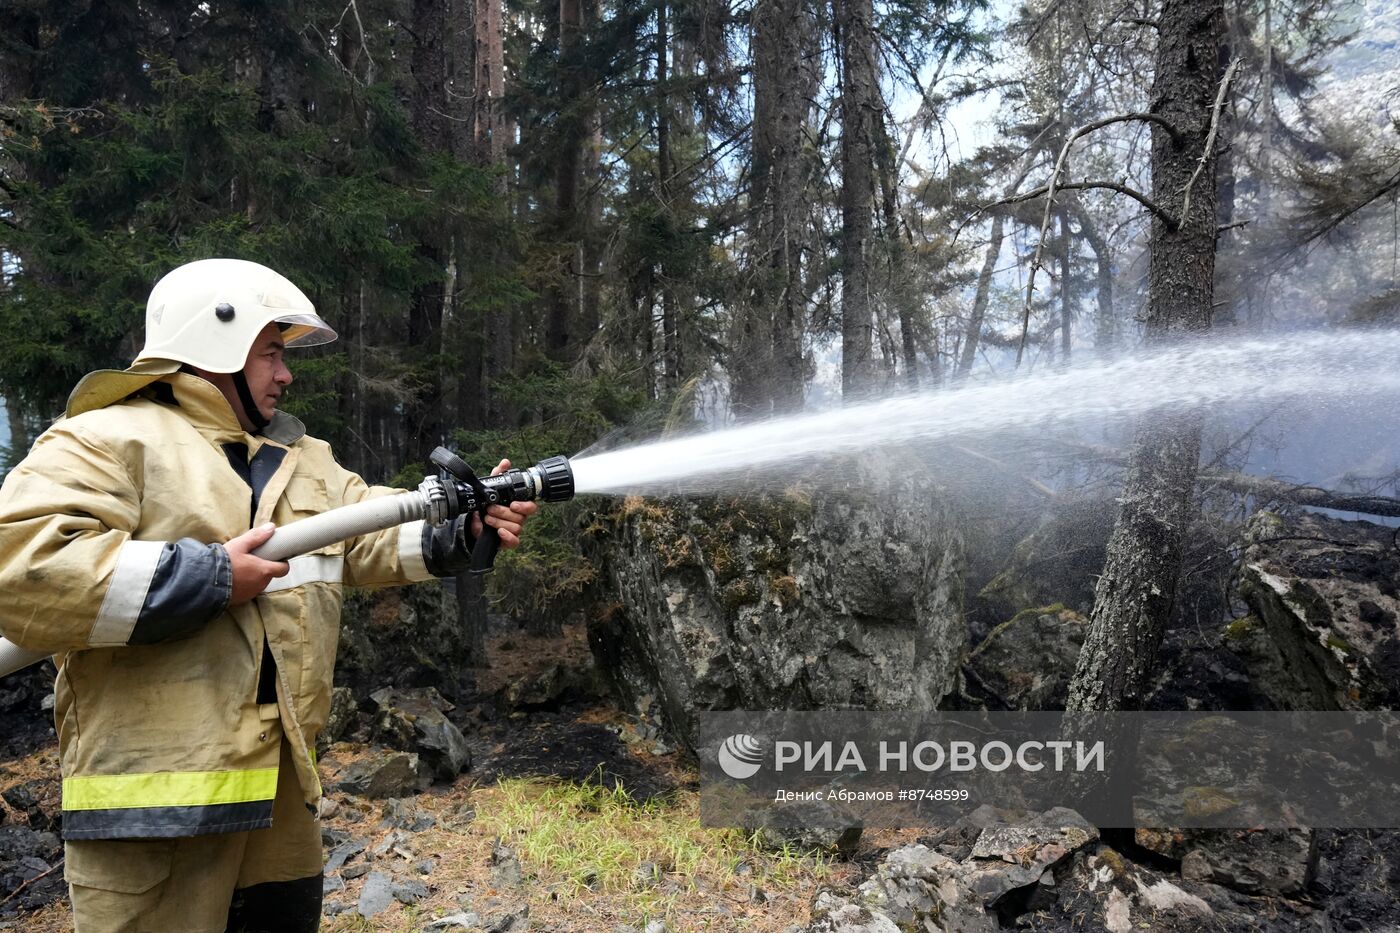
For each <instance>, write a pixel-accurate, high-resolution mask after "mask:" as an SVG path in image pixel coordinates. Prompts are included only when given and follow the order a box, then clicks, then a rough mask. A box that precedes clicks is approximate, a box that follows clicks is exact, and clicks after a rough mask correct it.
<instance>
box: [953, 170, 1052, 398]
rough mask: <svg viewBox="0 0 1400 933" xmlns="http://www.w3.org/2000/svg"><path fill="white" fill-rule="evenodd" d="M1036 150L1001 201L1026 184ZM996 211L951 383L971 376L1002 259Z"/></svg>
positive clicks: (1000, 218)
mask: <svg viewBox="0 0 1400 933" xmlns="http://www.w3.org/2000/svg"><path fill="white" fill-rule="evenodd" d="M1035 154H1036V153H1035V150H1034V149H1032V151H1030V152H1028V153H1026V161H1025V164H1024V165H1022V167H1021V171H1020V172H1019V173H1017V175H1016V178H1015V179H1014V180H1012V182H1011V184H1009V185H1007V186H1006V190H1005V191H1003V192H1002V197H1003V198H1009V197H1012V196H1013V195H1015V194H1016V192H1017V191H1019V190H1020V189H1021V185H1022V184H1024V183H1025V181H1026V176H1028V175H1029V174H1030V173H1031V166H1032V165H1033V164H1034V163H1035ZM1001 210H1002V209H998V211H997V213H996V214H994V215H993V216H992V233H991V238H990V239H989V240H988V241H987V255H986V258H984V259H983V260H982V271H981V272H979V273H978V275H977V293H976V295H975V296H974V297H973V299H972V313H971V314H970V315H968V319H967V332H966V333H965V334H964V335H963V344H962V353H961V355H959V357H958V365H957V369H955V370H954V372H953V379H954V380H955V381H958V382H961V381H962V380H963V379H966V378H967V374H968V373H970V372H972V364H973V362H974V361H976V359H977V347H978V345H979V343H980V342H981V340H982V322H983V321H984V320H985V319H986V316H987V305H988V303H989V302H990V300H991V296H992V276H993V274H994V273H995V272H996V267H997V260H998V259H999V258H1000V257H1001V241H1002V238H1003V236H1004V235H1005V234H1004V231H1005V229H1006V226H1005V225H1006V220H1005V215H1004V214H1002V213H1001Z"/></svg>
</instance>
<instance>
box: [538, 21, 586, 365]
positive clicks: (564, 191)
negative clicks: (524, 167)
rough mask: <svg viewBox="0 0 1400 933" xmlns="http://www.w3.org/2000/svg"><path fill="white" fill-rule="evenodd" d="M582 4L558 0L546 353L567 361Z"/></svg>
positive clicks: (575, 235) (573, 335)
mask: <svg viewBox="0 0 1400 933" xmlns="http://www.w3.org/2000/svg"><path fill="white" fill-rule="evenodd" d="M583 69H584V57H583V2H582V0H559V81H558V87H559V92H558V93H559V100H558V101H557V104H556V106H557V107H558V109H559V121H558V138H559V148H558V158H557V160H556V162H555V172H554V222H553V228H554V231H555V235H556V236H558V237H559V243H558V249H557V252H556V261H557V263H558V267H557V269H556V270H555V273H554V281H553V282H551V283H550V287H549V294H548V310H547V317H546V322H545V352H546V353H548V355H549V357H550V358H551V359H554V360H561V361H566V360H569V359H570V358H571V357H572V355H573V352H574V350H575V348H576V345H577V343H578V341H579V339H580V337H581V336H582V335H581V334H579V333H578V320H577V317H578V303H579V302H578V285H577V282H576V279H577V274H578V273H579V272H581V271H582V270H581V269H577V268H574V265H575V254H576V252H577V246H578V243H579V221H578V215H579V179H580V175H581V172H582V167H583V148H584V144H585V142H586V140H587V126H588V120H587V119H586V114H585V113H584V111H583V101H582V100H581V97H582V94H583V86H584V83H583Z"/></svg>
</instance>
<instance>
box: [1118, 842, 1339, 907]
mask: <svg viewBox="0 0 1400 933" xmlns="http://www.w3.org/2000/svg"><path fill="white" fill-rule="evenodd" d="M1135 836H1136V838H1137V840H1138V842H1139V844H1141V845H1143V846H1144V847H1146V848H1148V849H1150V850H1152V851H1154V852H1159V853H1161V854H1163V855H1167V856H1170V857H1173V858H1180V859H1181V876H1182V877H1183V878H1185V879H1187V880H1189V881H1209V882H1213V883H1215V884H1220V885H1224V886H1225V887H1227V888H1233V889H1235V890H1236V891H1243V892H1245V893H1247V894H1282V895H1290V896H1296V895H1298V894H1301V893H1302V892H1304V891H1306V890H1307V887H1308V885H1309V884H1310V883H1311V881H1312V878H1313V875H1314V873H1315V872H1316V871H1317V834H1316V832H1315V831H1314V830H1311V829H1264V830H1250V829H1181V830H1175V831H1173V832H1171V833H1154V832H1152V831H1150V830H1149V831H1143V830H1138V831H1137V833H1136V834H1135Z"/></svg>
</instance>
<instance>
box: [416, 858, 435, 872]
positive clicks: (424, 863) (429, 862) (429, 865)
mask: <svg viewBox="0 0 1400 933" xmlns="http://www.w3.org/2000/svg"><path fill="white" fill-rule="evenodd" d="M436 869H437V860H436V859H430V858H425V859H420V860H419V861H417V862H414V863H413V870H414V871H416V872H418V874H420V875H431V874H432V873H433V871H434V870H436Z"/></svg>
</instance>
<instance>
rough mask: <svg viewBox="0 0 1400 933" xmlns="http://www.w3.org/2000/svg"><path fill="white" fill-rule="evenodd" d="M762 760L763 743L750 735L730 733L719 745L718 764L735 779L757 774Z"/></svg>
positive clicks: (738, 779)
mask: <svg viewBox="0 0 1400 933" xmlns="http://www.w3.org/2000/svg"><path fill="white" fill-rule="evenodd" d="M762 761H763V743H762V742H760V741H759V740H758V739H756V738H754V737H753V736H751V735H745V734H743V733H740V734H738V735H731V736H730V737H729V738H727V739H725V740H724V744H723V745H721V746H720V747H719V766H720V768H721V769H723V771H724V773H725V774H727V775H729V776H730V777H732V778H733V779H734V780H736V781H742V780H744V779H745V778H751V777H753V776H754V775H755V774H757V773H758V769H759V768H761V767H763V764H762Z"/></svg>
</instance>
